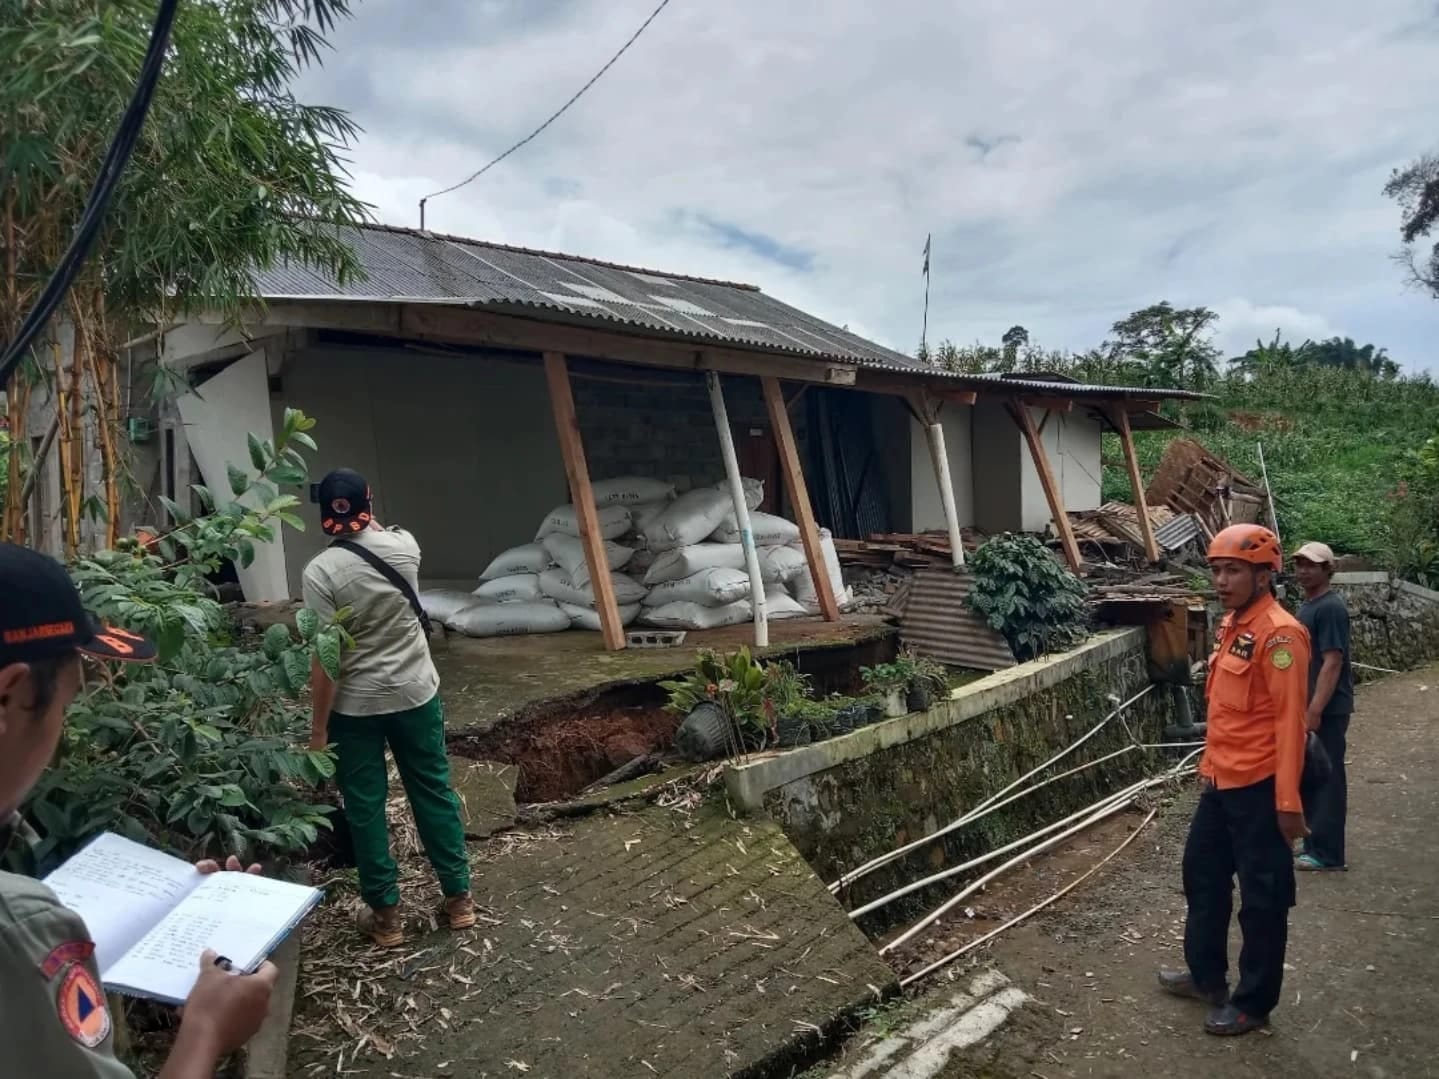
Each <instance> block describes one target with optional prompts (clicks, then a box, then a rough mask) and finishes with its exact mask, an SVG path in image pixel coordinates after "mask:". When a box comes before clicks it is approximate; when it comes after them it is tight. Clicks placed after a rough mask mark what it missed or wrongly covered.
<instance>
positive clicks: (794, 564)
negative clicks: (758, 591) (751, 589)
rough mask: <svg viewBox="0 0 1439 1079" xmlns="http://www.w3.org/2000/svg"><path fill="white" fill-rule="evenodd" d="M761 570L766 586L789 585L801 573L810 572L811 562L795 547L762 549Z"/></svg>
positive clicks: (760, 552) (760, 555)
mask: <svg viewBox="0 0 1439 1079" xmlns="http://www.w3.org/2000/svg"><path fill="white" fill-rule="evenodd" d="M759 570H760V576H761V577H762V578H764V582H765V584H773V583H776V582H777V583H779V584H789V582H790V581H792V580H794V579H795V578H796V577H798V576H799V575H800V574H801V573H807V572H808V571H809V562H808V561H807V560H806V559H805V556H804V552H803V551H797V550H795V549H794V548H793V547H761V548H760V549H759Z"/></svg>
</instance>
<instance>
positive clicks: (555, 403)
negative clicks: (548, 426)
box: [545, 352, 625, 652]
mask: <svg viewBox="0 0 1439 1079" xmlns="http://www.w3.org/2000/svg"><path fill="white" fill-rule="evenodd" d="M545 381H546V382H547V383H548V384H549V388H550V405H551V407H552V408H553V409H554V413H555V430H556V431H557V432H558V433H559V437H560V454H561V456H562V457H563V458H564V461H565V476H566V478H567V479H568V480H569V481H570V499H571V501H573V502H574V505H575V513H576V514H577V515H578V518H579V526H580V541H581V542H582V543H583V544H584V548H585V565H586V566H588V567H589V571H590V584H591V585H592V586H593V588H594V590H595V608H596V609H597V610H598V611H599V615H600V632H601V633H602V634H603V635H604V640H605V647H606V648H608V649H609V650H610V651H611V652H618V651H619V650H620V649H622V648H624V647H625V628H624V626H623V625H622V624H621V622H620V609H619V605H618V604H617V603H616V602H615V584H614V581H613V580H612V579H611V578H610V563H609V559H608V557H606V555H605V541H604V539H603V538H602V537H601V536H600V521H599V513H598V512H597V511H596V510H595V493H594V489H593V488H591V487H590V469H589V466H588V465H587V464H586V463H585V447H584V443H583V442H582V441H581V440H580V422H579V418H578V417H577V416H576V415H575V396H574V392H573V390H572V389H571V387H570V371H569V366H568V364H567V363H566V361H565V357H564V354H563V353H559V352H546V353H545Z"/></svg>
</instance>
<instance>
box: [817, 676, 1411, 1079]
mask: <svg viewBox="0 0 1439 1079" xmlns="http://www.w3.org/2000/svg"><path fill="white" fill-rule="evenodd" d="M1436 736H1439V669H1434V668H1430V669H1428V670H1425V671H1420V672H1416V673H1413V674H1408V675H1403V676H1399V677H1394V678H1391V679H1389V680H1388V681H1385V682H1382V683H1378V684H1375V685H1373V686H1368V687H1364V688H1362V689H1361V690H1360V695H1359V701H1358V712H1357V714H1356V716H1355V719H1354V721H1353V724H1352V726H1351V735H1350V750H1349V782H1350V818H1349V820H1350V826H1349V856H1350V871H1349V872H1348V873H1331V874H1322V875H1314V874H1304V875H1301V876H1300V878H1299V884H1300V887H1299V905H1298V907H1296V908H1295V910H1294V911H1293V914H1292V917H1291V923H1290V924H1291V931H1290V944H1289V966H1290V968H1291V969H1290V970H1289V972H1288V974H1287V975H1286V979H1285V985H1284V998H1283V1003H1282V1004H1281V1006H1280V1008H1279V1010H1277V1011H1276V1012H1275V1014H1274V1016H1273V1025H1272V1028H1271V1031H1270V1032H1269V1033H1268V1034H1252V1035H1249V1036H1247V1037H1244V1038H1240V1039H1233V1040H1227V1039H1218V1038H1214V1037H1211V1036H1209V1035H1206V1034H1205V1033H1204V1032H1203V1030H1202V1029H1201V1025H1202V1021H1203V1017H1204V1009H1203V1006H1202V1005H1199V1004H1197V1003H1190V1002H1185V1001H1178V1000H1173V999H1171V998H1169V997H1166V996H1164V995H1162V994H1160V993H1159V992H1158V991H1157V990H1156V988H1155V985H1154V976H1155V973H1154V972H1155V970H1156V968H1158V967H1159V966H1161V965H1169V966H1177V965H1182V962H1183V955H1182V945H1181V939H1182V936H1181V934H1182V929H1183V918H1184V897H1183V895H1182V894H1181V892H1180V890H1179V857H1180V850H1181V848H1182V845H1183V841H1184V835H1185V830H1186V827H1187V824H1188V816H1189V813H1190V811H1191V809H1192V806H1193V794H1192V793H1186V794H1185V795H1184V796H1182V797H1180V798H1179V799H1177V800H1176V801H1174V802H1173V803H1172V804H1171V805H1170V806H1168V807H1167V808H1166V810H1165V811H1164V812H1163V813H1162V814H1161V816H1160V817H1159V818H1158V820H1157V821H1156V824H1155V825H1151V827H1150V829H1149V831H1148V832H1147V833H1146V834H1145V835H1143V836H1141V837H1140V838H1139V839H1138V840H1136V841H1135V843H1134V844H1132V845H1131V847H1130V848H1129V850H1128V851H1126V852H1125V855H1123V856H1121V858H1120V859H1116V861H1114V862H1112V863H1110V865H1109V866H1108V867H1107V868H1106V869H1105V870H1103V871H1102V873H1101V875H1100V876H1097V877H1096V878H1094V879H1093V880H1092V881H1091V882H1089V883H1088V884H1086V885H1085V886H1083V888H1082V889H1080V890H1079V891H1077V892H1075V893H1073V894H1072V895H1071V896H1070V897H1069V898H1067V899H1066V900H1063V901H1061V903H1060V904H1057V905H1056V906H1054V907H1051V908H1050V909H1049V910H1048V911H1046V912H1044V913H1043V914H1041V915H1039V916H1037V917H1036V918H1034V919H1032V920H1031V921H1030V922H1027V923H1025V924H1024V925H1021V926H1019V927H1017V928H1016V929H1014V930H1012V931H1011V932H1010V933H1009V934H1007V935H1005V936H1004V937H1001V938H1000V939H999V941H997V942H996V944H995V945H994V947H993V949H992V950H990V951H988V952H985V951H981V952H978V953H976V955H977V956H978V957H979V958H978V960H977V962H976V963H975V964H971V965H969V966H964V967H961V968H960V969H958V970H956V971H954V972H953V974H952V975H951V976H950V977H948V978H937V979H936V984H935V985H934V986H933V988H932V989H930V990H929V991H928V992H927V993H926V995H925V998H924V999H922V1000H920V1001H917V1002H914V1004H913V1005H912V1006H911V1008H910V1009H907V1011H909V1013H910V1014H914V1012H915V1010H916V1009H918V1010H923V1009H924V1008H925V1007H926V1005H927V1004H928V1005H929V1006H930V1007H932V1008H939V1007H942V1006H943V1005H944V1003H945V1002H947V1001H949V1000H950V999H952V998H953V997H954V994H955V992H956V989H963V988H964V986H965V985H966V984H969V983H971V981H972V979H974V978H975V977H976V974H977V971H976V969H975V968H976V967H984V966H989V967H993V968H996V969H997V971H998V972H999V973H1001V974H1002V975H1003V976H1004V977H1006V978H1007V979H1008V984H1010V985H1012V986H1013V987H1015V989H1016V990H1018V991H1019V992H1022V993H1023V994H1025V995H1026V996H1027V998H1028V999H1027V1000H1026V1002H1025V1004H1024V1005H1023V1006H1022V1007H1020V1008H1017V1009H1015V1010H1014V1011H1013V1013H1012V1014H1011V1015H1010V1016H1009V1017H1008V1020H1007V1021H1006V1022H1005V1023H1004V1025H1003V1026H1002V1027H1001V1028H1000V1029H999V1030H998V1031H997V1032H996V1033H995V1034H993V1036H991V1037H989V1038H988V1039H987V1040H985V1041H983V1042H982V1043H980V1044H978V1045H974V1046H971V1047H969V1048H965V1049H962V1050H960V1051H957V1052H955V1053H952V1054H946V1055H947V1056H948V1062H947V1063H946V1064H944V1065H943V1066H942V1068H936V1069H935V1070H930V1069H927V1068H926V1069H924V1074H927V1075H943V1076H949V1077H955V1079H957V1077H959V1076H975V1075H982V1076H994V1077H1005V1079H1009V1077H1015V1079H1030V1077H1035V1076H1039V1077H1043V1079H1061V1077H1071V1076H1072V1077H1079V1076H1145V1075H1160V1074H1164V1075H1168V1076H1173V1077H1178V1079H1185V1077H1194V1079H1199V1077H1203V1079H1213V1077H1214V1076H1224V1077H1225V1079H1248V1077H1251V1076H1252V1077H1255V1079H1258V1077H1260V1076H1263V1077H1267V1079H1298V1077H1300V1076H1304V1077H1309V1076H1367V1077H1373V1079H1386V1077H1393V1079H1401V1077H1402V1079H1421V1077H1426V1076H1439V1003H1436V999H1435V990H1436V985H1435V980H1436V979H1435V973H1434V972H1435V969H1436V965H1439V835H1436V831H1435V827H1434V824H1435V822H1436V821H1439V747H1436ZM1114 839H1115V835H1114V833H1112V832H1111V833H1110V835H1109V836H1107V837H1106V838H1105V839H1104V840H1103V842H1101V841H1100V839H1099V838H1097V837H1094V838H1092V839H1091V842H1090V846H1091V848H1092V849H1091V852H1090V855H1089V860H1090V864H1092V862H1093V861H1094V860H1096V859H1097V858H1098V857H1099V856H1100V855H1101V854H1102V853H1103V852H1104V850H1106V849H1109V848H1112V846H1113V841H1114ZM1060 861H1067V862H1070V863H1071V865H1072V864H1073V852H1069V856H1068V857H1066V856H1064V855H1061V857H1060ZM1069 868H1070V866H1064V867H1063V869H1064V870H1065V871H1066V872H1068V871H1069ZM1036 872H1040V873H1042V872H1044V870H1043V868H1042V867H1036ZM1059 883H1063V878H1060V880H1059ZM1050 890H1051V891H1052V890H1053V889H1052V888H1051V889H1050ZM1238 944H1239V941H1238V930H1237V927H1236V928H1235V929H1234V931H1233V934H1232V938H1231V948H1232V960H1231V963H1232V964H1233V962H1235V961H1237V950H1238ZM1231 977H1233V974H1232V973H1231ZM864 1041H865V1039H859V1040H858V1041H856V1042H852V1043H851V1048H850V1051H849V1052H848V1053H847V1054H846V1056H847V1057H848V1058H849V1059H850V1060H851V1061H852V1060H854V1059H856V1057H855V1054H857V1053H861V1052H862V1051H863V1046H864ZM869 1043H870V1044H871V1045H873V1044H874V1039H873V1038H871V1039H869ZM842 1066H843V1064H842V1063H841V1067H842Z"/></svg>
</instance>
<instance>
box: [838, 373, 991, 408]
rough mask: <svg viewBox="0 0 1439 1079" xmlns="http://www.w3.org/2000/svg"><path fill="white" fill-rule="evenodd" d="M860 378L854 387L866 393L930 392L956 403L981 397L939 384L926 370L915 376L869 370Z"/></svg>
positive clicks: (861, 374)
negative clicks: (893, 374) (876, 373)
mask: <svg viewBox="0 0 1439 1079" xmlns="http://www.w3.org/2000/svg"><path fill="white" fill-rule="evenodd" d="M857 374H858V378H857V380H856V381H855V384H854V385H853V387H851V388H852V389H856V390H863V391H864V392H865V393H883V394H888V395H889V396H891V397H905V398H909V397H912V396H913V395H914V394H916V393H928V394H930V395H931V396H933V397H936V398H938V399H939V400H941V401H945V402H948V403H950V404H955V405H972V404H974V402H975V401H976V400H977V399H978V398H979V394H978V393H977V392H976V391H974V390H959V389H952V388H950V387H948V386H944V385H943V384H938V383H937V382H936V380H934V379H933V377H932V376H928V375H927V374H926V373H925V372H924V371H918V370H917V371H916V372H915V376H916V377H915V378H913V379H907V378H889V377H886V376H883V375H873V374H870V373H869V372H867V371H863V370H861V371H859V372H858V373H857Z"/></svg>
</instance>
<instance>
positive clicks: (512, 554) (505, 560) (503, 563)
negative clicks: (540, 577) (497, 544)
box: [480, 543, 550, 581]
mask: <svg viewBox="0 0 1439 1079" xmlns="http://www.w3.org/2000/svg"><path fill="white" fill-rule="evenodd" d="M549 566H550V556H549V552H548V551H546V550H545V549H544V548H543V547H542V546H540V545H539V544H538V543H525V544H521V545H520V546H519V547H511V548H510V549H509V550H508V551H501V552H500V553H499V554H498V555H496V556H495V560H494V561H493V562H491V563H490V564H489V565H488V566H486V567H485V572H484V573H482V574H480V580H482V581H493V580H495V579H496V578H498V577H511V576H514V575H515V574H516V573H539V572H540V570H542V569H548V568H549Z"/></svg>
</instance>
